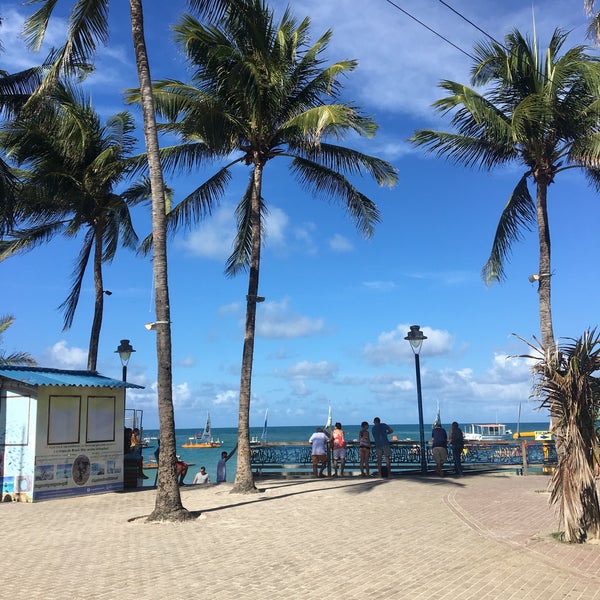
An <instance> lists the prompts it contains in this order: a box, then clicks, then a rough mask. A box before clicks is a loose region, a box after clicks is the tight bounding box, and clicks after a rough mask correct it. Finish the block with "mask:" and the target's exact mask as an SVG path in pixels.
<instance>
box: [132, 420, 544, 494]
mask: <svg viewBox="0 0 600 600" xmlns="http://www.w3.org/2000/svg"><path fill="white" fill-rule="evenodd" d="M389 425H390V427H391V428H392V429H393V430H394V433H393V435H394V436H396V437H397V438H398V439H399V440H404V439H411V440H418V439H419V426H418V425H414V424H401V425H394V424H393V423H389ZM445 426H446V425H445ZM446 427H447V426H446ZM506 427H507V428H508V429H511V430H512V431H513V433H514V432H516V431H517V423H506ZM465 428H466V425H463V430H464V429H465ZM447 429H448V427H447ZM546 429H548V422H547V421H546V422H544V423H521V424H520V431H543V430H546ZM359 430H360V425H344V433H345V435H346V439H347V440H354V439H356V438H358V432H359ZM314 431H315V428H314V427H312V426H302V425H301V426H294V427H270V428H269V430H268V432H267V442H307V441H308V438H309V437H310V436H311V434H312V433H313V432H314ZM196 432H197V430H196V429H177V430H176V432H175V434H176V441H177V454H178V455H179V456H180V457H181V460H183V461H185V462H187V463H188V464H189V463H193V464H192V465H191V466H190V467H189V470H188V472H187V476H186V478H185V482H186V483H191V482H192V480H193V479H194V475H195V474H196V473H197V472H198V471H199V470H200V467H202V466H204V467H206V472H207V473H208V474H209V476H210V479H211V481H212V482H213V483H214V482H215V481H216V478H217V462H218V460H219V459H220V458H221V452H223V451H226V452H227V453H228V454H229V452H231V450H232V449H233V447H234V446H235V444H236V441H237V428H235V427H228V428H221V429H215V428H213V430H212V434H213V438H215V439H219V440H221V442H222V446H221V447H220V448H183V447H182V444H184V443H186V442H187V441H188V438H190V437H193V435H194V433H196ZM261 434H262V427H260V428H258V427H257V428H254V427H253V428H251V429H250V436H251V437H253V436H256V437H257V438H260V436H261ZM143 437H144V438H149V437H158V430H156V429H144V434H143ZM430 437H431V424H426V425H425V439H426V440H429V438H430ZM150 444H151V445H153V446H155V445H156V442H155V441H151V442H150ZM154 449H155V448H148V449H144V456H149V455H151V454H152V453H153V452H154ZM236 458H237V455H236V454H234V455H233V456H232V457H231V458H230V459H229V461H228V462H227V481H230V482H231V481H233V480H234V477H235V468H236ZM145 473H146V475H148V477H149V479H146V480H145V482H144V483H145V485H149V486H151V485H154V480H155V477H156V469H148V470H146V472H145Z"/></svg>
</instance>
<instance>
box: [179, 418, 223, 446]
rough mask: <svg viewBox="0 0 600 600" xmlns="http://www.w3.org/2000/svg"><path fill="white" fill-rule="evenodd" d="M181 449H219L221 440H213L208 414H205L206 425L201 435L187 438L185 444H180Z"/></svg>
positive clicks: (196, 434)
mask: <svg viewBox="0 0 600 600" xmlns="http://www.w3.org/2000/svg"><path fill="white" fill-rule="evenodd" d="M181 446H182V448H220V447H221V440H219V439H217V440H215V439H213V436H212V429H211V427H210V413H208V412H207V413H206V425H205V426H204V429H203V430H202V432H201V433H195V434H194V435H193V436H192V437H190V438H188V441H187V442H186V443H185V444H181Z"/></svg>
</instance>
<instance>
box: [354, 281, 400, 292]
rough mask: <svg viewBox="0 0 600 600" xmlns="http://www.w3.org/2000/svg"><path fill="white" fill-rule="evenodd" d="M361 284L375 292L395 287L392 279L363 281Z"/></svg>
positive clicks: (386, 290)
mask: <svg viewBox="0 0 600 600" xmlns="http://www.w3.org/2000/svg"><path fill="white" fill-rule="evenodd" d="M362 285H363V286H364V287H366V288H368V289H370V290H374V291H377V292H388V291H390V290H393V289H395V288H396V284H395V283H394V282H393V281H363V282H362Z"/></svg>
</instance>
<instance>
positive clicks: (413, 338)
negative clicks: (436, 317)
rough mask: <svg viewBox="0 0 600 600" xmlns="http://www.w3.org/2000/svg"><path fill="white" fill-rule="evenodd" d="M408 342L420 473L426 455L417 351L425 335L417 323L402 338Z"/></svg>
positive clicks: (425, 471)
mask: <svg viewBox="0 0 600 600" xmlns="http://www.w3.org/2000/svg"><path fill="white" fill-rule="evenodd" d="M404 339H405V340H408V341H409V342H410V347H411V348H412V351H413V353H414V355H415V371H416V374H417V402H418V405H419V445H420V452H419V454H420V455H421V473H423V474H425V473H427V455H426V454H425V429H424V427H423V398H422V396H421V363H420V362H419V352H420V351H421V346H422V345H423V340H426V339H427V336H425V335H423V332H422V331H421V329H420V327H419V325H411V326H410V331H409V332H408V334H407V336H406V337H405V338H404Z"/></svg>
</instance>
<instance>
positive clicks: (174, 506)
mask: <svg viewBox="0 0 600 600" xmlns="http://www.w3.org/2000/svg"><path fill="white" fill-rule="evenodd" d="M129 6H130V11H131V33H132V36H133V45H134V51H135V62H136V65H137V71H138V79H139V82H140V96H141V104H142V115H143V119H144V139H145V142H146V152H147V155H148V167H149V170H150V188H151V192H152V236H153V247H154V252H153V265H154V289H155V294H154V301H155V305H156V320H157V323H158V325H157V329H156V357H157V364H158V377H157V383H158V420H159V426H160V455H159V465H158V482H157V486H158V487H157V492H156V503H155V507H154V511H153V512H152V514H151V515H150V516H149V517H148V520H150V521H157V520H169V521H179V520H183V519H186V518H189V516H190V515H189V513H188V512H187V510H186V509H185V508H184V507H183V505H182V503H181V495H180V493H179V485H178V483H177V474H176V471H175V463H176V460H177V458H176V443H175V416H174V410H173V390H172V385H173V377H172V372H171V360H172V358H171V309H170V304H169V285H168V279H167V239H166V230H167V228H166V212H165V192H164V190H165V186H164V181H163V176H162V167H161V164H160V157H159V147H158V133H157V129H156V117H155V112H154V97H153V95H152V80H151V78H150V65H149V62H148V54H147V50H146V41H145V37H144V17H143V12H142V0H130V2H129Z"/></svg>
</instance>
